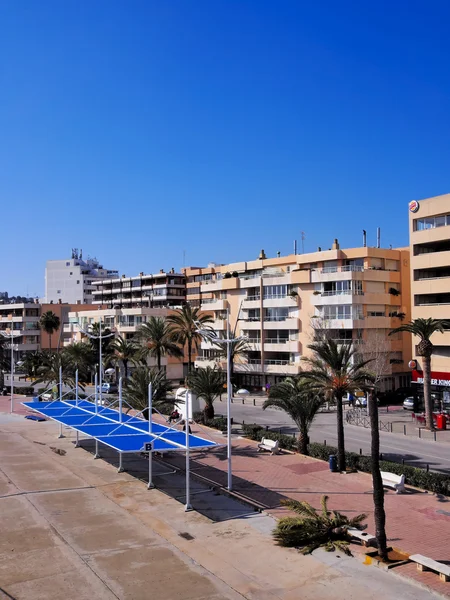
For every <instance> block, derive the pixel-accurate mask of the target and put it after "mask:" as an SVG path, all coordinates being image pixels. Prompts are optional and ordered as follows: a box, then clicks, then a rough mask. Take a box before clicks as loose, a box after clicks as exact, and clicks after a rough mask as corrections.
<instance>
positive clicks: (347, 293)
mask: <svg viewBox="0 0 450 600" xmlns="http://www.w3.org/2000/svg"><path fill="white" fill-rule="evenodd" d="M322 296H364V292H363V291H362V290H329V291H326V292H322Z"/></svg>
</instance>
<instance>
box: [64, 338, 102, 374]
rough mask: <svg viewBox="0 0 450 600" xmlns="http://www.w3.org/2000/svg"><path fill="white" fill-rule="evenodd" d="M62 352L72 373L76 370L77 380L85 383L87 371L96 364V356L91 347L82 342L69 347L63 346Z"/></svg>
mask: <svg viewBox="0 0 450 600" xmlns="http://www.w3.org/2000/svg"><path fill="white" fill-rule="evenodd" d="M62 352H63V354H64V355H65V356H66V358H67V360H68V363H69V364H70V365H71V366H72V367H73V369H74V371H77V370H78V376H79V379H80V380H81V381H87V380H88V378H89V371H90V370H91V369H93V368H94V366H95V363H96V356H95V353H94V349H93V348H92V345H91V344H89V343H87V342H83V341H82V342H73V343H72V344H70V345H69V346H65V347H64V349H63V351H62Z"/></svg>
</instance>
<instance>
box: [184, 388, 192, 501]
mask: <svg viewBox="0 0 450 600" xmlns="http://www.w3.org/2000/svg"><path fill="white" fill-rule="evenodd" d="M190 394H191V392H190V391H189V390H186V418H185V420H184V424H185V427H186V505H185V507H184V510H185V511H186V512H187V511H188V510H192V505H191V489H190V477H189V443H190V440H189V407H190V403H189V401H190Z"/></svg>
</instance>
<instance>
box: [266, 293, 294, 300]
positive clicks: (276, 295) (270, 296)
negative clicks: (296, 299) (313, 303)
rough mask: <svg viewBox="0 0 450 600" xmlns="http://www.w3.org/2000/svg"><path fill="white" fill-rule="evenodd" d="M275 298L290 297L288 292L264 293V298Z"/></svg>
mask: <svg viewBox="0 0 450 600" xmlns="http://www.w3.org/2000/svg"><path fill="white" fill-rule="evenodd" d="M275 298H289V296H288V295H287V294H264V300H274V299H275Z"/></svg>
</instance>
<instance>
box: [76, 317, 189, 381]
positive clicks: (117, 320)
mask: <svg viewBox="0 0 450 600" xmlns="http://www.w3.org/2000/svg"><path fill="white" fill-rule="evenodd" d="M170 312H171V311H170V310H168V309H166V308H149V307H135V308H114V309H113V308H105V307H102V308H101V309H100V310H95V311H92V310H76V311H73V312H71V313H69V322H68V323H66V324H65V325H64V335H65V345H68V344H71V343H72V342H74V341H80V340H81V339H83V338H84V337H85V335H84V334H83V333H82V331H80V328H81V329H83V330H85V331H86V328H89V326H90V325H92V324H94V323H98V322H99V321H100V320H101V322H102V328H105V329H106V328H108V329H110V330H111V331H113V332H114V333H115V334H116V336H119V335H120V336H122V337H123V338H124V339H131V338H133V337H134V336H135V335H136V333H137V331H138V329H139V327H140V326H141V325H142V324H144V323H146V322H147V320H148V318H149V317H151V316H153V317H161V318H166V317H167V316H168V315H169V314H170ZM147 364H148V366H149V367H156V366H157V364H156V359H154V358H148V359H147ZM161 365H162V367H163V369H164V370H165V371H166V376H167V378H168V379H171V380H173V381H177V382H178V381H180V380H181V379H183V377H184V375H185V374H186V373H185V371H186V366H185V364H184V361H183V360H181V361H180V360H179V359H176V358H172V357H170V356H169V357H167V356H165V357H162V363H161ZM130 368H131V369H132V368H133V367H132V365H130Z"/></svg>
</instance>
